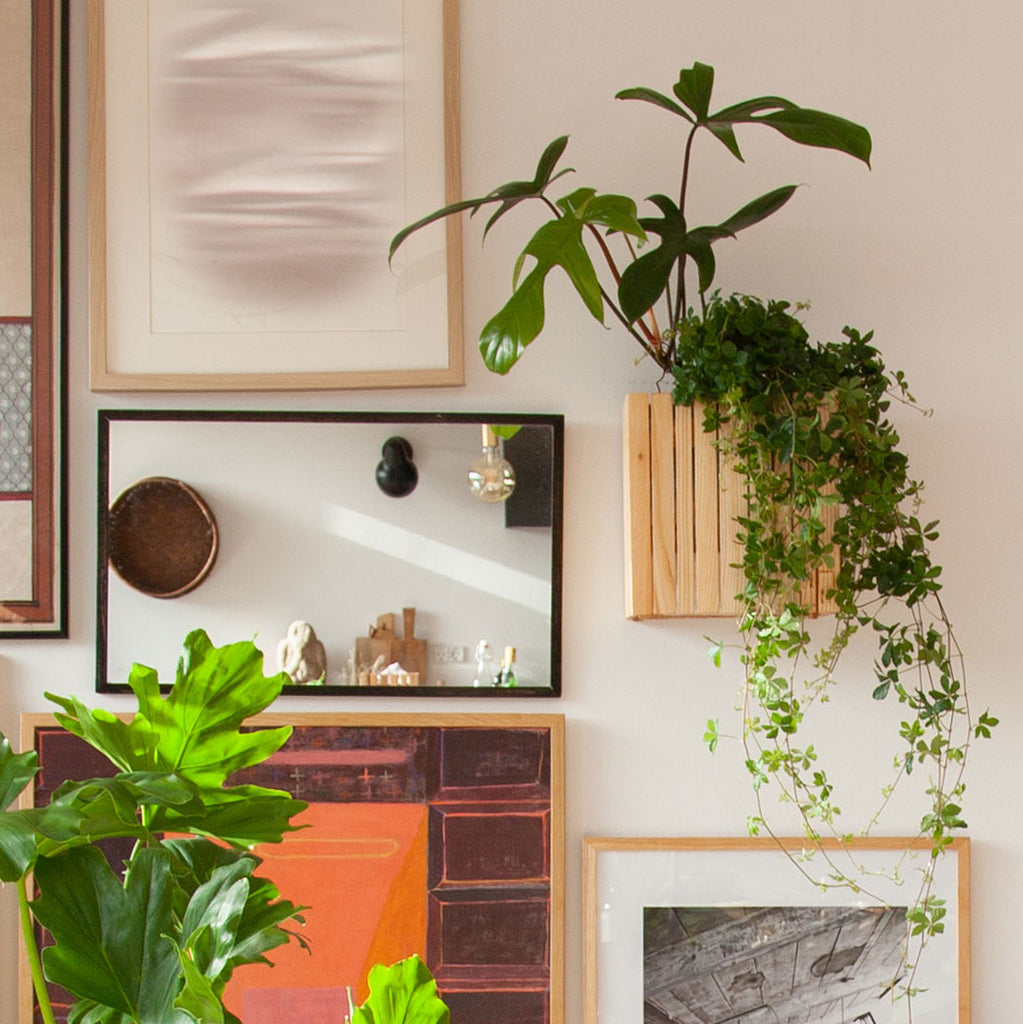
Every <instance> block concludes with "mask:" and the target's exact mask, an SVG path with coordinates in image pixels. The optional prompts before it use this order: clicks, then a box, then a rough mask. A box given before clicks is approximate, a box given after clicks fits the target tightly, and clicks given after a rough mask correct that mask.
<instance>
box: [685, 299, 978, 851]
mask: <svg viewBox="0 0 1023 1024" xmlns="http://www.w3.org/2000/svg"><path fill="white" fill-rule="evenodd" d="M871 341H872V338H871V335H870V334H869V333H868V334H865V335H864V334H860V333H859V332H858V331H857V330H855V329H853V328H850V327H846V328H845V329H844V331H843V340H841V341H837V342H823V343H822V342H814V341H812V340H811V339H810V337H809V334H808V332H807V330H806V328H805V326H804V325H803V323H802V322H801V321H800V319H799V318H798V317H797V316H796V315H795V312H794V311H793V309H792V307H791V306H790V305H789V304H788V303H786V302H782V301H768V302H764V301H762V300H760V299H757V298H753V297H750V296H745V295H732V296H729V297H722V296H720V295H718V294H715V295H712V296H710V297H709V299H708V301H707V303H706V305H705V307H704V309H703V311H702V312H701V313H700V314H696V313H693V312H692V311H690V312H689V314H688V315H687V316H686V317H685V318H684V319H683V320H682V321H680V322H679V324H678V327H677V329H676V331H675V332H674V351H675V364H674V368H673V373H674V377H675V390H674V398H675V401H676V402H677V403H679V404H683V405H690V404H693V403H694V402H700V403H703V405H704V407H705V422H704V426H705V428H706V429H707V430H709V431H714V432H716V433H717V435H718V438H719V440H718V444H719V447H720V448H721V449H722V450H723V451H724V452H726V453H727V455H728V456H729V457H730V458H731V459H734V463H735V466H736V468H737V469H738V471H739V472H740V473H741V474H742V475H743V477H744V479H745V481H746V487H747V491H746V510H745V513H744V514H743V515H741V516H739V517H738V539H739V541H740V542H741V544H742V549H743V561H742V566H741V567H742V570H743V573H744V577H745V589H744V591H743V593H742V595H740V596H741V598H742V600H743V601H744V607H745V616H744V620H743V622H742V629H743V636H744V648H743V662H744V665H745V673H746V680H745V705H744V706H745V708H746V712H745V722H744V730H745V741H746V743H747V754H748V757H747V766H748V768H749V770H750V773H751V776H752V779H753V784H754V786H755V787H756V788H757V789H759V788H760V787H762V786H763V784H764V783H765V782H766V781H767V780H768V779H771V778H774V779H778V780H779V782H780V783H781V784H782V785H783V787H784V788H785V792H786V795H787V798H788V799H789V800H791V801H792V802H793V803H795V804H796V806H797V807H798V809H799V811H800V812H801V814H802V816H803V819H804V821H805V822H806V823H807V828H808V831H810V832H811V833H813V834H815V830H816V828H817V824H816V823H819V822H826V823H829V824H830V823H832V822H833V820H834V816H835V814H836V813H838V808H837V807H836V806H835V804H834V803H833V789H832V785H831V783H830V782H829V780H828V776H827V774H826V773H825V772H824V771H823V770H821V769H820V767H819V766H818V765H817V764H816V755H815V754H814V753H813V748H812V747H805V748H803V747H797V746H795V740H796V737H797V736H798V735H799V733H800V730H801V728H802V727H803V725H804V722H805V715H806V711H807V709H808V707H809V706H810V705H811V704H813V703H814V702H816V701H821V700H826V699H827V687H828V686H829V685H831V683H832V682H833V681H834V680H835V674H836V668H837V664H838V659H839V657H840V655H841V653H842V652H843V651H844V649H845V648H846V646H847V645H848V643H849V641H850V640H851V638H852V636H853V635H854V634H855V633H856V632H857V631H858V630H860V629H861V628H866V629H868V630H871V631H872V632H873V633H874V635H875V637H876V640H877V645H878V656H877V659H876V663H875V667H874V674H875V679H874V681H873V684H872V689H871V692H872V694H873V696H874V697H875V698H876V699H879V700H880V699H884V698H886V697H888V696H889V695H894V696H895V697H896V698H897V700H898V701H899V702H900V703H901V704H902V705H904V707H905V709H906V711H907V713H908V717H907V718H906V719H905V720H904V721H903V722H902V723H901V725H900V730H899V732H900V736H901V739H902V742H903V744H904V747H903V754H902V755H901V756H900V758H899V759H898V770H899V772H900V773H901V774H908V773H910V772H911V771H912V770H913V768H914V766H915V765H919V764H922V763H926V764H927V765H928V767H929V771H930V772H931V776H932V780H933V781H932V785H931V788H930V789H929V794H930V797H931V806H930V807H929V809H928V811H927V813H926V814H925V815H924V816H923V817H922V819H921V831H922V832H923V833H924V834H927V835H929V836H930V837H931V838H932V840H933V842H934V844H935V847H936V848H940V847H941V846H943V845H944V844H945V843H946V842H947V840H948V837H949V836H950V834H951V833H952V831H953V830H954V829H958V828H962V827H963V826H964V824H965V823H964V822H963V820H962V817H961V807H960V804H959V797H960V795H961V792H962V783H961V766H962V763H963V762H964V760H965V756H966V750H967V748H968V745H969V740H970V738H971V735H970V727H969V722H970V720H969V707H968V704H967V700H966V690H965V682H964V677H963V668H962V659H961V655H960V652H959V650H958V647H957V646H956V644H955V638H954V634H953V631H952V627H951V624H950V623H949V621H948V619H947V616H946V615H945V611H944V608H943V606H942V604H941V596H940V594H941V582H940V575H941V568H940V566H938V565H936V564H934V563H933V561H932V560H931V556H930V553H929V545H930V543H931V542H932V541H933V540H934V539H935V538H936V537H937V524H936V523H935V522H928V523H924V522H922V521H921V520H920V518H918V515H917V509H918V505H919V500H920V490H921V485H920V484H919V482H917V481H916V480H914V479H913V478H912V477H911V476H910V473H909V463H908V460H907V458H906V456H905V454H904V453H903V452H902V451H901V450H900V447H899V436H898V433H897V431H896V429H895V427H894V426H893V424H892V422H891V420H890V419H889V417H888V413H889V409H890V406H891V403H892V402H893V401H899V402H905V403H907V404H909V405H912V404H913V399H912V396H911V395H910V394H909V392H908V389H907V385H906V381H905V378H904V377H903V375H902V374H901V373H894V374H892V373H889V372H888V371H887V370H886V368H885V366H884V363H883V361H882V359H881V356H880V353H879V352H878V350H877V349H876V348H875V347H874V346H873V344H872V343H871ZM822 570H825V571H828V577H829V578H830V579H832V580H833V584H832V585H831V586H830V587H829V589H828V593H827V595H826V596H827V597H828V598H829V599H830V600H831V601H833V602H834V604H835V606H836V607H837V609H838V613H837V615H836V619H835V628H834V632H833V635H832V636H831V639H830V641H829V642H828V643H827V644H825V645H824V646H823V647H822V648H821V649H819V650H817V649H814V648H813V646H812V645H813V641H812V639H811V634H810V631H809V630H808V629H807V628H806V626H805V623H806V620H807V619H808V618H809V616H810V615H811V613H812V611H813V609H812V607H811V604H810V594H811V593H812V586H813V581H814V579H815V574H817V573H819V572H820V571H822ZM811 665H812V666H813V669H814V673H815V674H814V675H813V676H811V677H810V678H806V679H804V678H803V677H802V675H801V673H803V671H804V668H803V666H811ZM996 722H997V719H993V718H992V717H991V716H989V715H987V714H986V713H985V714H984V715H983V716H982V717H981V719H980V720H979V721H978V724H977V726H976V728H975V730H974V733H973V734H974V735H975V736H987V735H990V727H991V725H993V724H995V723H996ZM715 741H716V737H715Z"/></svg>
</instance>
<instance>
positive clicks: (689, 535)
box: [675, 405, 700, 615]
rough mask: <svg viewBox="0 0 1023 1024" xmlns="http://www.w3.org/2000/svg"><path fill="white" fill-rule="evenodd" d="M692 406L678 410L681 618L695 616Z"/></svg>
mask: <svg viewBox="0 0 1023 1024" xmlns="http://www.w3.org/2000/svg"><path fill="white" fill-rule="evenodd" d="M699 429H700V426H699V424H698V423H694V420H693V410H692V407H691V406H687V405H680V406H676V408H675V488H676V500H675V504H676V506H677V507H676V514H675V535H676V539H675V550H676V554H677V557H678V571H677V572H676V574H675V575H676V579H677V582H678V597H677V606H678V614H679V615H695V614H696V522H695V517H696V494H695V490H694V481H693V473H694V466H693V431H694V430H699Z"/></svg>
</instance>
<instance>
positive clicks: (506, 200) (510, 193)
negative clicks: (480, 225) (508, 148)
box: [387, 135, 572, 262]
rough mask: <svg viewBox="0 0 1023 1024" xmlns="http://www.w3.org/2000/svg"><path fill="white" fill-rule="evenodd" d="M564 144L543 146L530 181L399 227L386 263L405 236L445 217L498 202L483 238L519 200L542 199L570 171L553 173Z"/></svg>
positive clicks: (564, 138)
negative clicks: (551, 185)
mask: <svg viewBox="0 0 1023 1024" xmlns="http://www.w3.org/2000/svg"><path fill="white" fill-rule="evenodd" d="M567 145H568V136H567V135H561V136H559V137H558V138H556V139H555V140H554V141H553V142H551V143H550V144H549V145H548V146H547V148H546V149H545V150H544V151H543V153H542V154H541V155H540V159H539V161H538V162H537V165H536V173H535V174H534V175H533V180H532V181H509V182H506V183H505V184H504V185H498V186H497V188H495V189H493V190H492V191H490V192H488V193H487V194H486V195H485V196H480V197H479V198H478V199H460V200H458V201H457V202H454V203H449V204H448V205H447V206H442V207H441V208H440V209H439V210H434V211H433V213H428V214H427V215H426V216H425V217H422V218H420V219H419V220H417V221H415V222H414V223H412V224H409V225H407V226H406V227H403V228H402V229H401V231H399V232H398V233H397V234H396V235H395V236H394V238H392V239H391V245H390V249H389V250H388V254H387V260H388V262H390V261H391V260H392V259H393V258H394V254H395V253H396V252H397V251H398V248H399V247H400V246H401V244H402V243H403V242H404V241H405V240H406V239H407V238H408V237H409V235H412V234H414V233H415V232H416V231H419V230H420V229H422V228H425V227H426V226H427V225H429V224H433V223H435V222H436V221H439V220H443V219H444V218H445V217H450V216H451V215H452V214H456V213H462V212H464V211H465V210H468V211H470V214H471V215H473V216H475V214H476V213H477V212H478V211H479V210H480V209H481V208H482V207H484V206H487V205H489V204H491V203H498V204H499V205H498V208H497V210H496V211H495V212H494V213H493V215H492V216H491V217H490V219H489V220H488V221H487V226H486V227H485V228H484V230H483V237H484V238H486V236H487V232H489V231H490V229H491V228H492V227H493V226H494V224H495V223H496V222H497V221H498V220H499V219H500V218H501V217H503V216H504V215H505V214H506V213H507V212H508V211H509V210H510V209H512V208H513V207H514V206H516V205H517V204H518V203H521V202H522V200H523V199H536V198H538V197H540V196H542V195H543V193H544V190H545V189H546V188H547V186H548V185H550V184H551V182H553V181H557V179H558V178H560V177H561V176H562V175H563V174H569V173H570V172H571V170H572V168H571V167H565V168H562V169H561V170H560V171H558V173H557V174H555V173H554V168H555V167H556V166H557V163H558V160H560V159H561V154H562V153H564V152H565V147H566V146H567Z"/></svg>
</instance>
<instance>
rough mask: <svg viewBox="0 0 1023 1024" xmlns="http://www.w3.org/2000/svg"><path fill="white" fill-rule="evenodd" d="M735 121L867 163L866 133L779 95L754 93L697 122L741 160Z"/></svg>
mask: <svg viewBox="0 0 1023 1024" xmlns="http://www.w3.org/2000/svg"><path fill="white" fill-rule="evenodd" d="M737 124H763V125H767V126H768V127H769V128H774V129H775V131H778V132H780V133H781V134H782V135H784V136H785V137H786V138H788V139H791V140H792V141H793V142H798V143H800V144H801V145H804V146H817V147H820V148H823V149H834V150H837V151H839V152H841V153H847V154H848V155H849V156H852V157H855V158H856V159H857V160H862V161H863V162H864V163H865V164H866V165H867V166H868V167H869V166H870V150H871V140H870V132H868V131H867V129H866V128H864V127H863V126H862V125H858V124H856V123H855V122H853V121H849V120H847V119H846V118H844V117H838V116H837V115H836V114H827V113H825V112H824V111H821V110H811V109H810V108H809V107H800V106H799V105H798V104H796V103H793V102H792V101H791V100H787V99H785V98H784V97H781V96H758V97H757V98H756V99H752V100H744V101H743V102H742V103H735V104H733V105H732V106H729V107H724V108H723V109H721V110H719V111H717V112H716V113H714V114H709V115H707V117H706V118H705V119H703V120H702V121H701V127H705V128H708V129H709V130H710V131H711V132H713V133H714V135H716V136H717V138H719V139H720V140H721V141H722V142H723V143H725V145H726V146H727V147H728V148H729V149H730V150H731V151H732V153H733V154H734V155H735V156H736V157H738V158H739V159H740V160H741V159H742V154H741V153H740V152H739V146H738V143H736V142H735V136H734V134H732V128H733V126H734V125H737Z"/></svg>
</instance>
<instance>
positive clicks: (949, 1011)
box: [583, 837, 970, 1024]
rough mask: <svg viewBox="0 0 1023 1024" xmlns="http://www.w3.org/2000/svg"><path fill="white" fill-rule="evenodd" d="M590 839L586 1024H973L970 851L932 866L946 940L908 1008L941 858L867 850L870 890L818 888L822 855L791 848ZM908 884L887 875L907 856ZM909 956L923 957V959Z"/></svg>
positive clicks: (870, 843) (960, 845)
mask: <svg viewBox="0 0 1023 1024" xmlns="http://www.w3.org/2000/svg"><path fill="white" fill-rule="evenodd" d="M780 842H781V843H782V844H784V846H785V848H786V849H784V850H783V849H781V848H779V845H778V843H777V842H776V841H775V840H773V839H769V838H768V839H751V838H734V839H643V838H624V839H623V838H598V837H587V838H586V839H585V840H584V866H583V885H584V914H585V952H584V956H585V985H586V990H585V991H586V1003H585V1013H584V1019H585V1022H586V1024H598V1022H603V1024H607V1022H611V1021H614V1022H616V1024H641V1022H642V1024H694V1022H699V1024H724V1022H726V1021H728V1022H735V1021H739V1020H741V1021H742V1022H743V1024H779V1022H783V1024H787V1022H792V1024H795V1022H802V1021H813V1022H814V1024H853V1022H855V1024H903V1022H907V1021H908V1020H910V1019H912V1021H913V1022H914V1024H952V1022H955V1024H969V1022H970V948H969V943H970V924H969V920H970V898H969V884H970V860H969V841H968V840H967V839H957V840H955V841H954V843H953V846H952V847H951V849H950V850H948V852H947V853H946V854H945V856H943V857H941V858H939V859H938V861H937V862H936V865H935V878H934V888H933V893H934V895H935V896H936V897H938V898H940V899H943V900H944V901H945V910H946V916H945V928H944V932H943V933H942V934H940V935H937V936H934V937H932V938H931V939H930V940H929V942H928V944H927V947H926V949H925V950H924V951H923V954H922V956H921V957H920V959H919V963H918V964H917V966H916V973H915V974H914V975H913V979H912V983H913V985H914V987H916V988H918V989H919V991H918V992H917V993H916V994H915V995H914V996H913V998H912V1017H911V1018H910V1017H909V1015H908V1008H907V1002H906V998H905V996H904V995H901V994H899V991H898V989H899V984H898V982H899V981H900V980H905V977H906V976H905V975H903V976H902V978H899V977H898V975H899V971H900V965H902V963H903V959H902V958H903V952H904V949H905V940H906V936H907V924H906V911H907V908H908V907H911V906H912V905H913V904H914V903H915V902H916V898H917V892H918V882H919V877H920V876H919V872H920V871H921V870H922V869H923V868H924V867H925V866H926V865H927V864H928V863H929V861H930V844H929V843H927V842H926V841H920V840H912V839H898V838H895V839H887V838H886V839H862V840H856V841H854V842H851V843H849V844H846V845H845V846H844V847H840V846H839V844H838V843H837V842H836V843H832V844H829V846H830V851H829V853H830V852H831V851H834V855H835V856H841V857H844V856H845V855H846V854H848V856H849V857H850V860H849V862H848V863H849V864H850V865H852V864H855V865H856V866H857V872H858V874H857V877H866V876H867V875H869V876H870V877H869V883H870V891H871V893H873V895H870V896H868V895H867V894H866V890H865V891H864V892H862V893H860V894H859V895H857V894H854V893H852V892H851V891H850V890H849V889H847V888H828V889H822V888H821V887H819V886H817V885H815V884H814V883H813V881H812V879H814V878H816V877H820V878H822V879H823V878H824V877H825V876H826V875H827V874H828V870H829V869H828V868H827V866H826V864H825V863H824V862H823V861H822V860H821V859H820V858H821V854H820V852H818V853H815V854H814V855H813V856H811V857H810V858H809V859H808V860H800V864H801V866H802V867H803V868H805V869H806V871H807V872H808V874H809V876H810V877H809V878H808V877H806V876H804V875H803V874H802V873H801V872H800V871H799V870H798V869H797V867H796V865H795V864H794V863H793V861H792V860H791V859H790V857H789V856H788V855H787V853H786V850H788V851H789V852H791V853H793V854H794V855H796V856H797V858H798V857H799V856H800V855H801V853H802V847H803V846H805V845H806V844H805V842H803V841H800V840H799V839H782V840H781V841H780ZM903 851H908V852H907V853H906V857H905V858H904V859H903V860H902V861H901V867H900V870H901V878H902V880H903V881H902V883H901V884H895V883H894V882H891V881H889V880H887V879H886V878H885V877H882V875H880V874H875V873H876V872H879V871H881V870H885V871H890V870H891V868H892V867H893V866H894V865H895V864H896V862H897V860H898V858H899V856H900V854H901V853H902V852H903ZM910 949H911V950H912V949H913V947H912V946H911V947H910Z"/></svg>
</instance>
